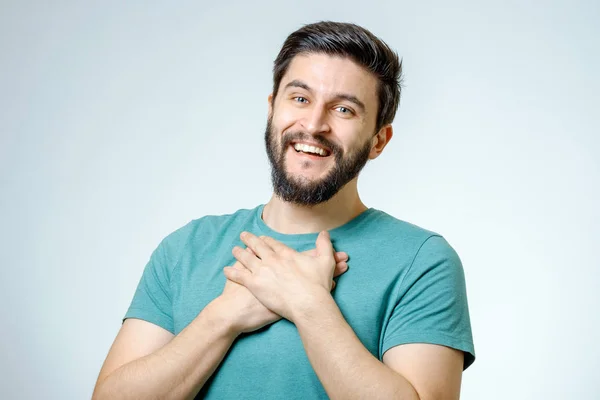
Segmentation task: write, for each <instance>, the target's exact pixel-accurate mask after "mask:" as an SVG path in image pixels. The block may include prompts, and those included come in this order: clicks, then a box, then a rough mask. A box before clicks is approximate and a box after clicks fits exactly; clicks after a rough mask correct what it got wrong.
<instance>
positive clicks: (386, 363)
mask: <svg viewBox="0 0 600 400" xmlns="http://www.w3.org/2000/svg"><path fill="white" fill-rule="evenodd" d="M290 82H296V83H297V82H300V83H301V85H298V84H296V83H294V84H292V85H290ZM376 85H377V81H376V79H375V77H374V76H372V75H371V74H370V73H369V72H368V71H366V70H364V69H363V68H361V67H360V66H358V65H356V64H355V63H354V62H352V61H350V60H348V59H342V58H338V57H331V56H327V55H323V54H310V55H304V56H297V57H296V58H295V59H294V60H293V61H292V62H291V64H290V67H289V70H288V71H287V73H286V74H285V76H284V77H283V79H282V82H281V84H280V91H279V93H278V94H277V96H275V97H274V96H273V95H270V96H269V118H270V119H271V122H272V129H273V135H274V138H273V139H272V140H273V145H274V146H277V144H280V143H282V141H284V140H285V135H286V134H288V133H290V132H296V131H302V132H305V133H308V134H309V135H314V136H317V135H319V136H322V137H323V138H326V140H327V141H330V142H332V143H335V145H336V147H339V148H341V149H343V152H344V153H346V154H352V153H353V152H356V151H357V150H358V149H360V148H363V147H364V146H365V144H366V143H370V146H371V147H370V151H369V153H368V154H369V155H368V158H369V159H371V160H372V159H375V158H377V157H378V156H379V155H380V154H381V153H382V151H383V150H384V148H385V146H386V145H387V143H389V141H390V140H391V138H392V127H391V126H390V125H387V126H384V127H382V128H381V129H380V130H378V131H377V132H375V118H376V113H377V91H376V87H377V86H376ZM340 93H343V94H345V96H339V94H340ZM349 97H350V98H354V99H358V100H359V101H360V103H361V104H362V105H363V106H362V107H361V106H358V105H357V104H356V102H353V101H349V100H348V98H349ZM285 151H287V153H286V158H285V163H284V166H285V169H286V173H287V174H288V175H289V177H290V179H293V180H294V181H295V182H296V183H297V184H299V185H301V184H305V185H313V186H314V185H315V184H318V183H319V182H322V181H324V179H325V178H326V177H327V174H328V173H329V172H330V171H331V169H332V168H334V167H335V158H334V157H325V158H318V159H317V158H314V157H312V158H311V157H306V156H303V155H301V154H298V153H296V152H295V151H294V150H293V149H292V148H291V147H288V148H287V149H286V150H285ZM357 180H358V178H357V177H356V178H354V179H352V180H351V181H350V182H348V183H347V184H346V185H345V186H344V187H343V188H341V189H340V190H339V192H338V193H337V194H336V195H335V196H333V197H332V198H331V199H330V200H329V201H326V202H323V203H320V204H317V205H313V206H303V205H298V204H294V203H291V202H286V201H284V200H283V199H281V198H279V197H278V196H277V195H276V194H274V196H273V197H272V198H271V200H270V201H269V203H268V204H267V205H266V206H265V208H264V211H263V219H264V221H265V223H266V224H267V225H269V226H270V227H271V228H272V229H274V230H277V231H279V232H282V233H308V232H316V231H320V232H321V233H320V234H319V237H318V239H317V241H316V254H315V255H312V256H308V255H305V254H300V253H298V252H296V251H294V250H293V249H291V248H289V247H287V246H285V245H284V244H282V243H280V242H278V241H276V240H275V239H272V238H269V237H256V236H254V235H253V234H251V233H249V232H243V233H242V234H241V235H240V238H241V239H242V241H243V242H244V244H245V245H246V246H247V247H248V248H250V249H251V250H252V253H254V254H251V253H250V252H248V251H245V250H243V249H242V248H240V247H236V248H234V249H233V251H232V253H233V255H234V256H235V258H236V259H237V260H238V261H239V262H240V263H241V264H242V265H243V266H244V267H245V268H243V269H240V268H224V273H225V276H226V277H227V278H228V279H229V280H232V281H234V282H236V283H238V284H240V285H243V286H245V287H246V288H248V289H249V291H250V292H251V293H252V294H253V295H254V296H255V297H256V298H257V299H258V300H259V301H260V302H261V303H262V304H264V305H265V306H266V307H267V308H268V309H270V310H272V311H273V312H275V313H277V314H279V315H281V316H283V317H284V318H286V319H288V320H290V321H291V322H293V323H294V324H295V325H296V327H297V328H298V332H299V333H300V337H301V338H302V341H303V344H304V347H305V350H306V353H307V355H308V358H309V360H310V362H311V365H312V366H313V368H314V370H315V372H316V373H317V375H318V377H319V379H320V381H321V382H322V383H323V386H324V387H325V390H326V391H327V394H328V395H329V397H330V398H343V399H352V398H369V399H371V398H373V399H375V398H385V399H389V398H402V399H457V398H459V396H460V384H461V378H462V367H463V360H464V356H463V354H462V352H460V351H457V350H455V349H451V348H448V347H445V346H437V345H431V344H421V343H415V344H406V345H400V346H396V347H394V348H392V349H390V350H389V351H387V352H386V353H385V354H384V357H383V362H381V361H379V360H378V359H376V358H375V357H373V356H372V355H371V353H370V352H369V351H368V350H367V349H366V348H365V347H364V346H363V345H362V343H361V342H360V341H359V340H358V338H357V337H356V335H355V334H354V332H353V331H352V328H351V327H350V326H349V325H348V324H347V322H346V321H345V320H344V318H343V316H342V315H341V312H340V310H339V308H338V307H337V305H336V303H335V301H334V300H333V298H332V296H331V294H330V292H329V290H328V282H330V281H331V276H332V273H333V272H334V270H335V260H334V259H333V258H332V251H333V247H332V244H331V241H330V238H329V235H328V233H327V230H329V229H332V228H335V227H337V226H340V225H342V224H344V223H346V222H348V221H350V220H351V219H353V218H354V217H356V216H357V215H359V214H360V213H362V212H363V211H365V210H366V209H367V207H366V206H365V205H364V204H363V203H362V201H361V200H360V197H359V194H358V190H357Z"/></svg>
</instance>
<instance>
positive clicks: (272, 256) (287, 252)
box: [223, 231, 336, 322]
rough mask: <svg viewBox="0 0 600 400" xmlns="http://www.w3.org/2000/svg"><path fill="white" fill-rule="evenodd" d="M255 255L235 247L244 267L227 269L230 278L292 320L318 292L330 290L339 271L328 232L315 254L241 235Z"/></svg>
mask: <svg viewBox="0 0 600 400" xmlns="http://www.w3.org/2000/svg"><path fill="white" fill-rule="evenodd" d="M240 237H241V239H242V241H243V242H244V243H245V244H246V245H247V246H248V248H249V249H251V250H252V253H251V252H249V251H247V250H244V249H242V248H241V247H238V246H236V247H234V249H233V255H234V256H235V258H236V259H237V260H238V261H239V262H240V263H241V264H242V265H243V266H244V267H245V268H232V267H225V268H224V270H223V272H224V273H225V276H226V277H227V279H229V280H232V281H234V282H236V283H239V284H240V285H243V286H245V287H247V288H248V289H249V290H250V292H252V294H253V295H254V296H255V297H256V298H257V299H258V300H259V301H260V302H261V303H262V304H264V305H265V306H266V307H267V308H268V309H269V310H271V311H273V312H275V313H276V314H278V315H281V316H282V317H284V318H286V319H288V320H290V321H292V322H294V321H293V319H294V312H295V311H298V310H299V307H304V306H307V305H309V304H310V302H311V300H312V299H314V298H315V297H316V296H315V294H316V293H317V292H318V291H321V290H326V291H327V292H329V291H330V290H331V287H332V285H331V281H332V278H333V276H334V273H335V270H336V260H335V257H334V253H333V245H332V244H331V240H330V238H329V233H328V232H326V231H325V232H321V233H320V234H319V236H318V238H317V241H316V245H317V246H316V249H315V250H314V251H313V252H312V253H308V254H307V253H299V252H297V251H295V250H293V249H291V248H289V247H288V246H286V245H284V244H283V243H281V242H278V241H277V240H275V239H273V238H270V237H267V236H261V237H260V238H259V237H256V236H255V235H253V234H251V233H248V232H242V234H241V235H240Z"/></svg>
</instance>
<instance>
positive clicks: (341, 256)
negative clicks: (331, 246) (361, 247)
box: [333, 251, 348, 263]
mask: <svg viewBox="0 0 600 400" xmlns="http://www.w3.org/2000/svg"><path fill="white" fill-rule="evenodd" d="M333 258H334V259H335V262H336V263H339V262H340V261H348V253H346V252H345V251H337V252H336V253H335V254H334V255H333Z"/></svg>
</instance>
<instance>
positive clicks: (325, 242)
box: [316, 231, 333, 257]
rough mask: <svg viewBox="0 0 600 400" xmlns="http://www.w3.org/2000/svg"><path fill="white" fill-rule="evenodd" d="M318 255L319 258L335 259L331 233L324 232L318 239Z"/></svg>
mask: <svg viewBox="0 0 600 400" xmlns="http://www.w3.org/2000/svg"><path fill="white" fill-rule="evenodd" d="M316 245H317V253H318V254H319V256H329V257H333V245H332V244H331V237H330V236H329V232H327V231H322V232H321V233H319V236H318V237H317V243H316Z"/></svg>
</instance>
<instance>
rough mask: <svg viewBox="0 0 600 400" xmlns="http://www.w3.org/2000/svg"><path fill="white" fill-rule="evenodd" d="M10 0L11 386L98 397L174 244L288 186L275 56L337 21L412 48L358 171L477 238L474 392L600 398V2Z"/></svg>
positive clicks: (5, 280) (14, 393)
mask: <svg viewBox="0 0 600 400" xmlns="http://www.w3.org/2000/svg"><path fill="white" fill-rule="evenodd" d="M0 4H1V6H0V7H1V8H0V133H1V136H0V185H1V186H0V190H1V193H0V235H1V236H0V246H1V247H0V257H1V258H0V260H1V263H2V264H1V269H0V279H1V281H0V282H1V286H0V302H1V305H2V307H1V311H0V323H1V340H0V346H1V347H0V350H1V354H2V357H1V358H0V380H1V384H0V397H1V398H3V399H33V398H40V397H43V398H48V399H83V398H89V397H90V396H91V393H92V389H93V386H94V383H95V380H96V377H97V374H98V372H99V369H100V366H101V364H102V362H103V360H104V358H105V356H106V353H107V351H108V349H109V347H110V345H111V343H112V341H113V339H114V337H115V335H116V333H117V331H118V329H119V327H120V324H121V318H122V317H123V315H124V313H125V311H126V309H127V307H128V305H129V302H130V301H131V298H132V296H133V293H134V290H135V287H136V285H137V283H138V280H139V278H140V276H141V273H142V270H143V268H144V266H145V264H146V262H147V260H148V258H149V256H150V254H151V252H152V250H154V248H155V247H156V246H157V245H158V243H159V242H160V240H161V239H162V238H163V237H165V236H166V235H167V234H169V233H170V232H172V231H174V230H175V229H177V228H179V227H180V226H182V225H184V224H186V223H187V222H189V221H190V220H191V219H195V218H199V217H201V216H203V215H206V214H222V213H230V212H233V211H235V210H237V209H239V208H252V207H254V206H256V205H257V204H259V203H264V202H266V201H268V199H269V197H270V193H271V188H270V180H269V168H268V163H267V158H266V154H265V151H264V143H263V132H264V128H265V124H266V117H267V96H268V94H269V92H270V90H271V68H272V62H273V60H274V58H275V56H276V55H277V52H278V50H279V48H280V46H281V44H282V43H283V41H284V39H285V37H286V36H287V35H288V34H289V33H291V32H292V31H294V30H295V29H297V28H299V27H301V26H302V25H303V24H306V23H310V22H315V21H319V20H328V19H329V20H337V21H346V22H355V23H358V24H360V25H363V26H364V27H366V28H368V29H370V30H371V31H372V32H373V33H375V34H376V35H378V36H379V37H381V38H382V39H383V40H385V41H386V42H387V43H388V44H389V45H390V46H391V47H393V48H394V49H395V50H396V51H397V52H398V53H399V55H400V56H401V57H402V58H403V60H404V68H405V87H404V91H403V94H402V100H401V105H400V109H399V111H398V114H397V117H396V120H395V122H394V129H395V135H394V137H393V139H392V141H391V143H390V144H389V146H388V147H387V148H386V149H385V151H384V153H383V155H382V156H381V157H380V158H378V159H377V160H375V161H373V162H371V163H369V164H368V165H367V167H366V168H365V170H364V173H363V174H362V176H361V178H360V180H359V189H360V193H361V195H362V197H363V200H364V201H365V203H366V204H367V205H368V206H370V207H375V208H379V209H382V210H384V211H386V212H388V213H390V214H392V215H394V216H395V217H397V218H400V219H403V220H405V221H408V222H411V223H414V224H417V225H420V226H422V227H424V228H427V229H431V230H434V231H437V232H439V233H441V234H443V235H444V236H445V237H446V238H447V239H448V241H449V242H450V243H451V244H452V245H453V246H454V247H455V249H456V250H457V251H458V253H459V255H460V256H461V259H462V261H463V264H464V269H465V274H466V279H467V290H468V297H469V304H470V311H471V318H472V325H473V334H474V339H475V347H476V352H477V361H476V362H475V364H474V365H473V366H472V367H471V368H469V369H468V370H467V371H466V372H465V374H464V378H463V388H462V395H463V396H462V398H463V399H466V400H475V399H567V398H569V399H575V398H576V399H593V398H598V397H597V396H599V395H600V382H599V379H598V377H599V376H600V350H599V345H598V338H599V329H600V311H599V308H600V307H599V305H600V304H599V303H600V302H599V294H598V290H599V288H600V272H599V269H600V256H599V247H600V228H599V223H600V213H599V209H598V206H599V204H600V195H599V194H600V189H599V183H600V162H599V155H600V137H599V136H600V124H599V122H598V108H599V106H600V104H599V100H598V99H599V97H598V96H599V95H598V93H599V90H600V79H599V78H598V71H600V56H599V54H600V51H599V49H600V44H599V37H600V29H599V26H600V25H599V24H598V20H599V17H600V8H599V3H598V2H594V1H589V2H573V1H571V2H567V1H563V2H558V1H544V2H532V1H531V2H516V1H507V2H497V1H495V2H491V1H488V2H481V1H479V2H475V1H473V2H465V1H454V2H446V1H430V2H420V3H417V2H404V1H387V2H386V1H346V2H340V1H336V2H316V1H304V2H283V1H270V2H268V1H253V2H242V1H219V2H212V3H207V2H200V1H198V2H137V1H132V2H117V1H111V2H108V1H103V2H96V3H92V2H74V1H55V2H45V1H37V2H31V1H8V2H7V1H2V2H1V3H0ZM382 240H383V239H382Z"/></svg>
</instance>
